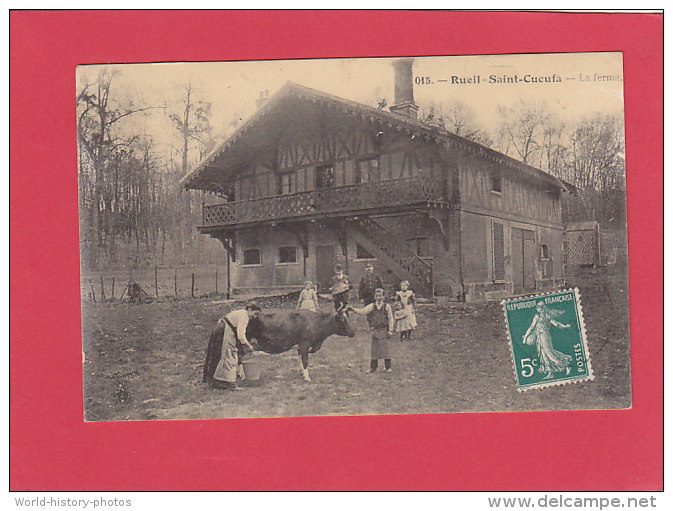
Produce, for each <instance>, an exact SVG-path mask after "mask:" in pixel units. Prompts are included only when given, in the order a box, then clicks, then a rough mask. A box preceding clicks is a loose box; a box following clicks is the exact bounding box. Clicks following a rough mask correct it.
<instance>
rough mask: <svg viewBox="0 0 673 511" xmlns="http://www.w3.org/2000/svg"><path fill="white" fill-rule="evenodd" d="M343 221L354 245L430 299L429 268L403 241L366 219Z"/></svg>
mask: <svg viewBox="0 0 673 511" xmlns="http://www.w3.org/2000/svg"><path fill="white" fill-rule="evenodd" d="M345 222H346V224H347V225H348V227H349V228H350V229H349V232H350V233H351V235H352V236H353V239H354V240H355V242H356V243H359V244H360V245H362V247H364V248H365V250H367V251H368V252H369V253H370V254H372V255H373V256H374V257H376V258H377V259H378V260H379V261H380V262H381V263H382V264H383V265H384V266H385V267H387V268H388V269H390V270H392V272H393V273H394V274H395V275H397V276H398V277H400V278H401V279H405V280H408V281H409V284H410V285H411V288H412V289H413V290H415V291H416V292H417V293H419V294H421V295H424V296H427V297H428V298H432V297H433V294H434V289H433V280H432V266H431V265H430V264H428V263H427V262H425V261H424V260H423V259H421V258H420V257H418V256H417V255H416V254H415V253H414V252H413V251H411V250H410V249H409V248H408V247H407V244H406V242H405V241H404V240H401V239H399V238H397V237H396V236H394V235H393V234H392V233H390V231H387V230H386V229H385V228H383V226H381V225H380V224H379V223H377V222H376V221H374V220H372V219H371V218H369V217H366V216H360V217H357V218H349V219H347V220H345Z"/></svg>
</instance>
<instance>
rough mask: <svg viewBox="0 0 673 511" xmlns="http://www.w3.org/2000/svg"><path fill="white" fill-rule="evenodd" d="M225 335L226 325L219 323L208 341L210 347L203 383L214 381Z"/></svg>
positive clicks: (204, 366) (207, 352) (207, 351)
mask: <svg viewBox="0 0 673 511" xmlns="http://www.w3.org/2000/svg"><path fill="white" fill-rule="evenodd" d="M223 336H224V327H223V326H222V325H218V326H217V327H216V328H215V330H213V332H212V333H211V334H210V340H209V341H208V349H207V350H206V361H205V363H204V364H203V383H210V382H211V381H213V376H214V375H215V369H217V364H219V363H220V358H222V339H223Z"/></svg>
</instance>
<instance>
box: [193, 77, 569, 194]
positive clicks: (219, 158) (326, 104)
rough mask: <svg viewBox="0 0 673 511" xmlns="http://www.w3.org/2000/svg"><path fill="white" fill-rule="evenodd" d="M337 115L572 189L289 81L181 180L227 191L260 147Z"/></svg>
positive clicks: (464, 143)
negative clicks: (320, 118)
mask: <svg viewBox="0 0 673 511" xmlns="http://www.w3.org/2000/svg"><path fill="white" fill-rule="evenodd" d="M335 114H340V115H342V116H343V115H346V116H349V117H353V118H358V119H360V120H364V121H369V122H372V123H375V124H378V125H379V126H381V127H384V128H386V127H387V128H393V129H396V130H399V131H405V132H407V133H408V134H410V135H416V136H422V137H425V138H427V139H428V140H434V141H436V142H437V143H439V144H442V145H445V146H447V147H449V148H455V149H459V150H462V151H464V152H467V153H470V154H474V155H477V156H479V157H482V158H485V159H488V160H491V161H494V162H497V163H499V164H501V165H506V166H507V167H510V168H512V169H514V170H515V171H517V172H520V173H522V175H525V176H527V177H528V178H531V179H533V180H536V181H538V182H540V181H541V182H543V183H545V184H546V185H550V186H552V187H554V188H557V189H560V190H565V191H569V189H568V187H567V186H566V185H565V184H564V183H563V182H562V181H561V180H560V179H558V178H557V177H555V176H553V175H551V174H549V173H547V172H544V171H542V170H540V169H538V168H536V167H533V166H531V165H528V164H526V163H523V162H521V161H519V160H516V159H514V158H512V157H510V156H507V155H505V154H502V153H499V152H498V151H495V150H493V149H490V148H488V147H485V146H483V145H481V144H479V143H477V142H473V141H471V140H468V139H465V138H462V137H460V136H458V135H455V134H453V133H451V132H449V131H446V130H445V129H442V128H439V127H436V126H431V125H429V124H426V123H423V122H421V121H419V120H417V119H415V118H411V117H407V116H405V115H401V114H397V113H394V112H388V111H385V110H381V109H378V108H374V107H371V106H368V105H363V104H362V103H357V102H355V101H350V100H347V99H343V98H339V97H337V96H333V95H331V94H327V93H325V92H321V91H317V90H315V89H310V88H308V87H304V86H301V85H297V84H295V83H292V82H287V83H286V84H285V85H284V86H283V87H281V89H280V90H279V91H278V92H277V93H276V94H274V95H273V96H272V97H271V98H269V100H267V101H266V103H265V104H264V105H263V106H262V107H261V108H260V109H259V110H257V112H256V113H255V114H254V115H253V116H252V117H251V118H250V119H248V121H247V122H245V123H244V124H243V125H242V126H240V127H239V128H238V129H237V130H236V131H235V132H234V133H233V134H232V135H231V136H230V137H229V138H227V139H226V140H225V141H224V142H222V143H221V144H220V145H219V146H217V147H216V148H215V150H214V151H213V152H211V153H210V154H209V155H208V156H207V157H206V158H205V159H204V160H203V161H202V162H201V163H200V164H199V165H198V166H197V167H196V168H195V169H194V170H192V171H191V172H190V173H189V174H187V175H186V176H184V177H183V178H182V179H181V180H180V186H181V187H183V188H185V189H192V190H203V191H209V192H214V193H218V194H226V182H227V181H230V180H231V179H232V178H233V176H234V174H235V173H236V171H237V169H239V168H240V167H241V166H242V165H244V164H245V163H247V162H249V161H250V159H251V158H252V157H254V155H255V154H256V153H257V152H258V151H263V150H265V149H267V150H268V148H269V147H270V146H272V142H273V141H274V140H275V139H276V138H277V137H279V136H281V135H282V134H283V133H285V132H288V131H290V130H293V129H301V128H302V127H303V128H304V129H305V125H306V123H307V122H309V121H308V120H309V119H311V117H312V116H318V115H321V116H330V115H332V116H333V115H335Z"/></svg>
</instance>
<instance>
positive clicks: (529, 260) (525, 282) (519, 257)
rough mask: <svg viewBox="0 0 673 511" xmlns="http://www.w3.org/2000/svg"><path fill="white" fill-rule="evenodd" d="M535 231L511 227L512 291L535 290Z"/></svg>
mask: <svg viewBox="0 0 673 511" xmlns="http://www.w3.org/2000/svg"><path fill="white" fill-rule="evenodd" d="M535 253H536V252H535V233H534V232H533V231H528V230H526V229H517V228H516V227H512V280H513V282H514V292H515V293H523V292H526V291H535Z"/></svg>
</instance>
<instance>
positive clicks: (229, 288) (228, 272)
mask: <svg viewBox="0 0 673 511" xmlns="http://www.w3.org/2000/svg"><path fill="white" fill-rule="evenodd" d="M230 264H231V252H230V251H229V250H227V300H228V299H229V298H231V270H230Z"/></svg>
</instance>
